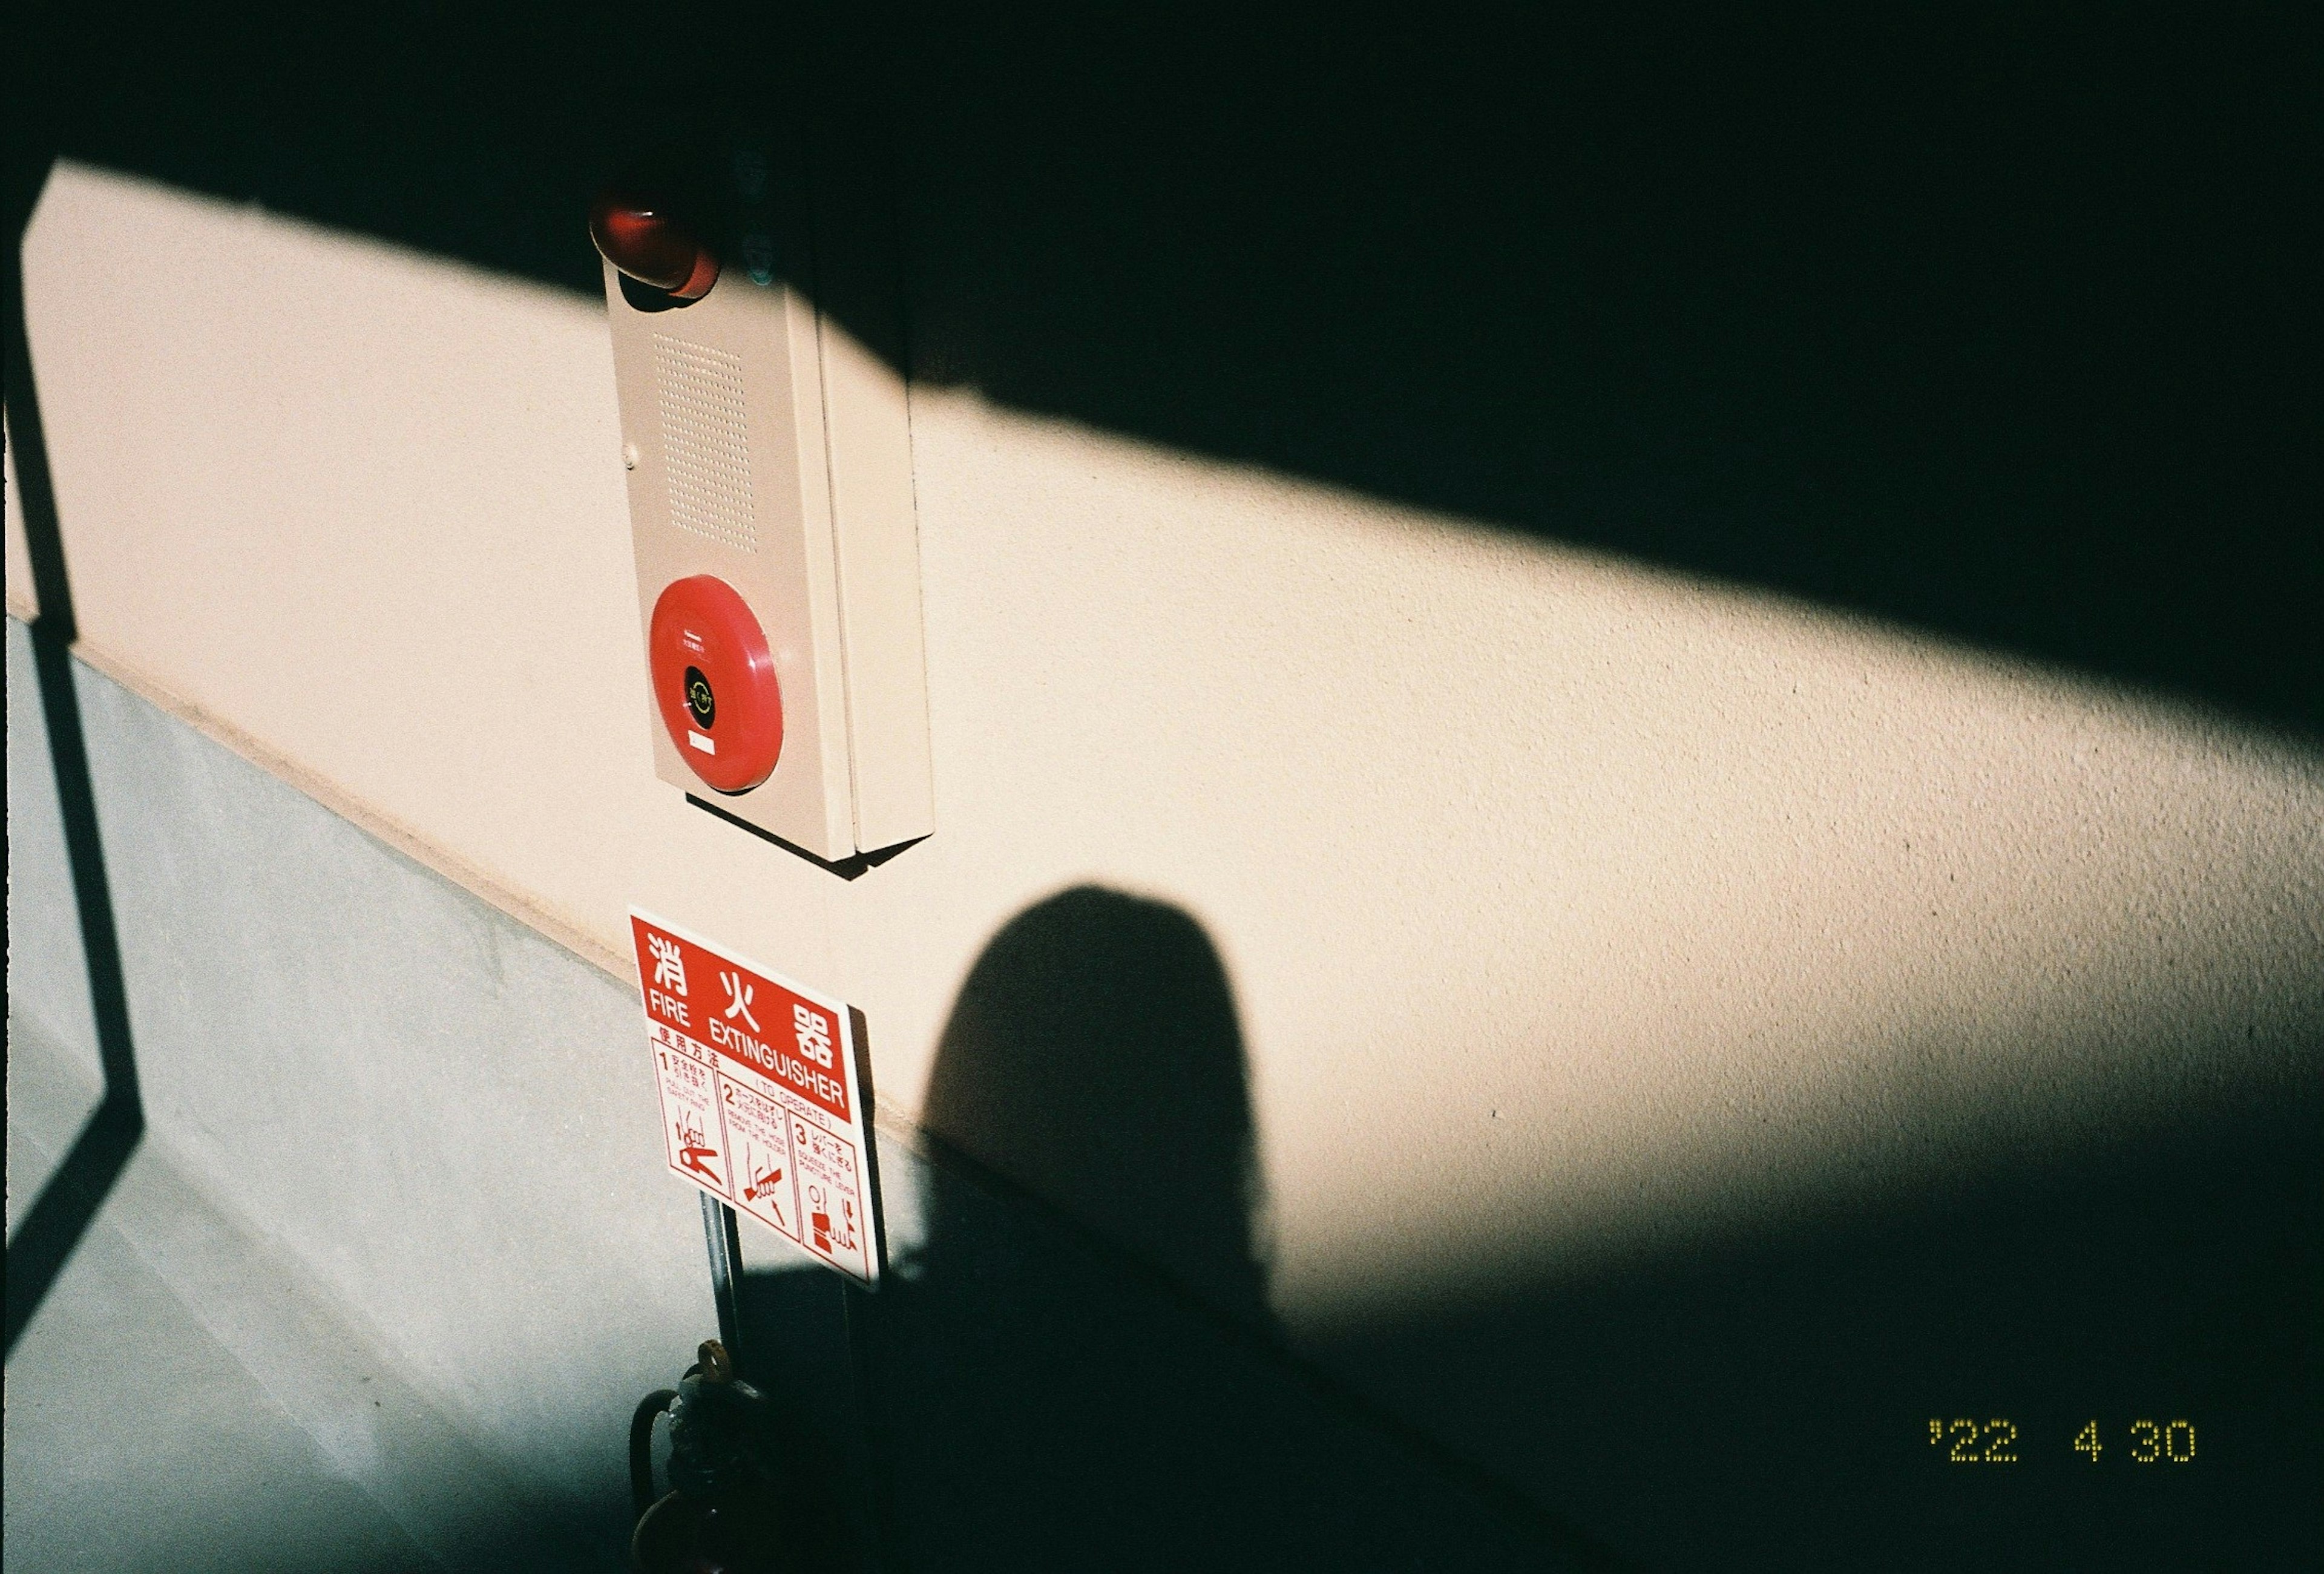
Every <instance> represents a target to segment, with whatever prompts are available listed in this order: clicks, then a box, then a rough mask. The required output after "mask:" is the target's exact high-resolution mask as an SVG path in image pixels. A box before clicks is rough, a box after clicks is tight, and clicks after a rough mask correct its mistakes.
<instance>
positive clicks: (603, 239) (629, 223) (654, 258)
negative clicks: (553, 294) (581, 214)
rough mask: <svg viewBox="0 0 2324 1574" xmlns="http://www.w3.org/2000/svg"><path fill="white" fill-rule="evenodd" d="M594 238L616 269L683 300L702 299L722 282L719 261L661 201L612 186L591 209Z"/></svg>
mask: <svg viewBox="0 0 2324 1574" xmlns="http://www.w3.org/2000/svg"><path fill="white" fill-rule="evenodd" d="M589 238H590V239H591V240H593V241H595V242H596V243H597V250H598V251H599V252H601V253H604V258H605V261H607V262H611V263H612V264H613V266H614V267H616V268H618V269H620V270H621V271H622V272H624V273H626V274H628V275H629V276H630V277H631V278H632V279H634V280H636V281H638V282H639V283H641V284H645V285H650V286H651V287H652V288H653V289H656V290H661V291H662V292H663V293H665V294H668V295H672V296H675V297H677V298H678V299H680V300H699V299H702V298H703V297H704V296H705V295H707V294H709V293H710V287H711V286H712V285H713V284H715V283H717V282H718V259H717V258H716V257H715V256H713V255H712V254H711V252H710V248H709V247H707V246H705V245H704V244H702V242H701V241H700V240H699V239H698V238H696V235H695V234H694V231H693V230H692V229H691V228H689V227H688V226H687V224H686V223H685V221H684V220H682V219H680V218H679V217H678V216H676V215H674V214H673V213H672V212H671V211H670V207H669V203H668V202H667V201H666V200H664V199H662V198H658V197H651V196H648V195H646V194H644V193H642V192H641V191H638V190H634V189H630V188H628V187H625V186H620V185H615V186H610V187H607V188H606V189H604V191H602V192H600V193H598V196H597V200H596V201H595V202H593V203H591V204H590V205H589Z"/></svg>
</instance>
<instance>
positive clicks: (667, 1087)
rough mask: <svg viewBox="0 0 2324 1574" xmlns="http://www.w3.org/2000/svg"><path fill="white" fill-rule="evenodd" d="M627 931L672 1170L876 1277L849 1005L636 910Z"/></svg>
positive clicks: (842, 1265)
mask: <svg viewBox="0 0 2324 1574" xmlns="http://www.w3.org/2000/svg"><path fill="white" fill-rule="evenodd" d="M630 932H631V934H632V937H633V938H634V939H635V940H636V943H637V949H638V983H639V985H640V986H641V988H642V989H643V990H645V997H646V1036H647V1038H648V1040H649V1041H650V1043H651V1045H652V1046H653V1057H654V1079H655V1081H656V1082H657V1083H658V1084H659V1087H660V1089H661V1122H662V1149H663V1152H664V1154H665V1155H667V1156H668V1158H669V1168H670V1173H671V1174H674V1175H676V1176H678V1178H679V1179H680V1180H683V1181H687V1182H690V1183H693V1184H694V1185H696V1186H699V1187H700V1188H702V1190H704V1191H705V1192H709V1193H710V1194H711V1195H712V1196H713V1197H715V1198H717V1199H718V1200H719V1201H721V1202H724V1203H725V1204H726V1205H727V1206H728V1207H730V1208H733V1209H736V1210H740V1211H742V1212H744V1213H747V1214H749V1215H750V1216H751V1217H752V1218H753V1219H755V1220H759V1222H760V1223H761V1224H764V1225H765V1226H767V1228H769V1229H772V1230H773V1231H774V1232H775V1233H776V1234H778V1235H779V1236H781V1237H782V1238H784V1239H785V1240H788V1241H790V1242H791V1243H792V1244H794V1245H796V1246H798V1247H799V1248H800V1249H801V1250H803V1251H805V1252H807V1254H808V1255H809V1256H813V1257H814V1258H815V1259H816V1261H817V1262H820V1263H824V1264H825V1265H827V1266H831V1267H835V1268H837V1269H838V1270H839V1271H840V1272H841V1273H843V1274H845V1275H847V1276H848V1277H850V1278H852V1279H854V1280H857V1281H858V1282H860V1283H862V1284H877V1283H878V1282H879V1279H880V1238H879V1226H878V1222H877V1220H878V1214H877V1210H876V1206H875V1202H876V1200H875V1198H874V1196H873V1193H872V1186H871V1164H870V1162H869V1161H870V1156H871V1137H870V1134H869V1132H868V1131H867V1130H866V1128H865V1125H864V1117H863V1101H862V1079H861V1077H860V1076H859V1074H858V1071H859V1068H858V1067H857V1065H856V1062H855V1056H856V1042H855V1027H854V1022H853V1018H852V1017H850V1016H849V1015H848V1010H847V1008H846V1006H845V1005H844V1004H843V1003H842V1002H840V1001H837V1000H834V999H828V998H827V997H825V996H823V995H819V994H816V992H814V991H813V990H808V989H807V988H806V987H804V986H803V985H799V984H795V983H793V982H791V981H790V980H788V979H786V978H784V977H782V975H780V974H779V973H774V972H770V971H767V970H766V969H765V968H762V967H760V966H758V965H756V964H755V963H752V962H745V961H743V960H742V958H741V957H739V956H736V955H735V954H734V953H733V952H731V951H728V950H727V949H726V948H725V947H724V946H720V945H714V944H712V943H710V942H709V941H706V940H704V939H703V938H701V937H700V936H699V935H696V934H689V933H688V932H687V931H686V930H683V929H680V928H678V926H677V925H674V924H668V923H664V922H663V921H662V920H661V919H659V918H656V917H654V916H651V915H650V914H646V913H641V912H640V911H638V910H637V909H636V908H635V907H632V908H631V909H630Z"/></svg>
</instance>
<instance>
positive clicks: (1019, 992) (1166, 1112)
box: [923, 886, 1266, 1314]
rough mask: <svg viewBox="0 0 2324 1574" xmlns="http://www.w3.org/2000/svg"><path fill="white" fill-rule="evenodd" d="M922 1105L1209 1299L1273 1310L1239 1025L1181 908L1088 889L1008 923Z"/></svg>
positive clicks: (967, 991)
mask: <svg viewBox="0 0 2324 1574" xmlns="http://www.w3.org/2000/svg"><path fill="white" fill-rule="evenodd" d="M923 1119H924V1121H925V1122H926V1124H927V1127H928V1128H930V1129H931V1130H933V1131H935V1132H936V1134H937V1135H938V1136H940V1137H944V1138H945V1140H947V1141H949V1142H950V1143H952V1144H953V1145H954V1146H957V1147H959V1148H961V1149H962V1150H963V1151H964V1152H965V1153H966V1154H967V1155H969V1156H971V1157H972V1158H974V1159H975V1160H977V1161H979V1162H980V1163H982V1164H985V1165H986V1166H988V1167H990V1168H991V1169H992V1170H995V1171H997V1172H999V1173H1000V1174H1001V1175H1003V1176H1005V1177H1006V1178H1007V1179H1009V1180H1010V1181H1013V1182H1015V1183H1017V1184H1019V1185H1020V1186H1023V1187H1024V1188H1026V1189H1027V1190H1028V1191H1030V1192H1034V1193H1036V1194H1037V1195H1038V1196H1040V1197H1042V1198H1044V1199H1046V1200H1047V1201H1050V1202H1052V1203H1054V1204H1056V1206H1058V1207H1060V1208H1062V1209H1064V1210H1066V1211H1068V1212H1070V1213H1071V1214H1073V1215H1074V1216H1075V1217H1076V1218H1077V1219H1079V1220H1081V1221H1082V1222H1083V1223H1084V1224H1086V1225H1088V1226H1090V1227H1091V1228H1092V1229H1095V1230H1096V1231H1098V1232H1099V1233H1101V1234H1102V1235H1104V1236H1106V1237H1108V1238H1111V1240H1113V1241H1114V1242H1116V1243H1118V1244H1120V1245H1121V1246H1124V1247H1129V1248H1130V1249H1131V1250H1132V1251H1134V1252H1136V1253H1137V1254H1138V1255H1139V1256H1143V1257H1145V1258H1147V1259H1148V1261H1149V1262H1151V1263H1153V1264H1155V1265H1157V1266H1160V1267H1161V1268H1163V1269H1164V1270H1165V1271H1167V1273H1169V1274H1170V1275H1172V1276H1173V1277H1176V1278H1177V1279H1179V1280H1182V1281H1183V1282H1185V1284H1187V1285H1188V1286H1189V1287H1190V1288H1192V1289H1194V1290H1195V1291H1196V1292H1197V1293H1200V1294H1201V1295H1202V1296H1203V1299H1205V1300H1207V1301H1210V1302H1213V1304H1216V1305H1220V1306H1222V1307H1224V1308H1226V1309H1228V1310H1232V1311H1239V1312H1247V1313H1254V1314H1259V1313H1263V1311H1264V1306H1265V1288H1266V1287H1265V1275H1264V1270H1263V1267H1262V1266H1261V1264H1260V1262H1259V1256H1258V1254H1257V1252H1256V1251H1255V1250H1254V1243H1253V1238H1252V1224H1251V1218H1252V1210H1253V1209H1254V1207H1255V1206H1256V1205H1257V1204H1258V1203H1259V1201H1260V1198H1259V1174H1258V1169H1257V1165H1256V1160H1255V1155H1254V1152H1253V1148H1252V1141H1251V1118H1250V1091H1249V1085H1248V1079H1247V1077H1246V1074H1245V1072H1244V1066H1243V1046H1242V1034H1241V1030H1240V1027H1239V1026H1238V1025H1237V1022H1236V1017H1235V1008H1234V998H1233V993H1232V991H1231V989H1230V987H1229V985H1228V982H1227V975H1226V969H1225V967H1224V966H1223V965H1222V963H1221V962H1220V960H1219V954H1218V952H1217V950H1216V948H1214V947H1213V945H1212V944H1211V942H1210V937H1209V936H1208V935H1206V934H1203V928H1202V925H1199V924H1197V923H1195V922H1194V919H1193V918H1191V917H1190V916H1187V915H1186V914H1185V912H1183V911H1181V910H1180V909H1178V908H1176V907H1170V906H1167V904H1164V903H1159V902H1150V901H1145V900H1141V899H1139V898H1138V897H1129V896H1124V895H1122V894H1121V893H1120V892H1117V891H1109V890H1103V889H1100V888H1096V887H1093V886H1082V887H1077V888H1074V889H1071V890H1067V891H1064V892H1061V893H1059V894H1058V895H1056V896H1054V897H1049V898H1048V899H1047V900H1046V901H1043V902H1041V903H1039V904H1038V905H1037V906H1035V907H1030V908H1028V909H1027V910H1026V911H1025V912H1023V913H1021V914H1019V916H1017V917H1015V918H1014V919H1012V920H1010V923H1009V924H1008V925H1006V926H1005V927H1004V928H1002V929H1001V932H1000V933H999V934H996V935H994V936H993V938H992V941H991V943H990V944H989V945H987V946H986V947H985V949H984V953H983V954H982V956H981V957H979V958H978V959H977V962H976V965H975V967H974V968H973V970H972V971H970V973H969V976H968V980H967V982H966V983H965V984H964V986H963V987H962V989H961V993H960V999H959V1000H958V1002H957V1003H956V1004H955V1005H954V1008H953V1014H952V1019H951V1021H950V1022H949V1023H948V1024H946V1026H945V1032H944V1037H943V1039H942V1041H941V1042H940V1044H939V1045H938V1046H937V1051H936V1070H935V1072H934V1073H933V1075H932V1077H931V1079H930V1081H929V1084H928V1091H927V1101H926V1104H925V1106H924V1112H923Z"/></svg>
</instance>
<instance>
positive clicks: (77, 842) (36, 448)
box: [0, 158, 145, 1354]
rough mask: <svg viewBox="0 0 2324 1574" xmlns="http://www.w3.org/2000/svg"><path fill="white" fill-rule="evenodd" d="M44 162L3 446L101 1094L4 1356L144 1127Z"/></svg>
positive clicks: (16, 1306)
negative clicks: (51, 274)
mask: <svg viewBox="0 0 2324 1574" xmlns="http://www.w3.org/2000/svg"><path fill="white" fill-rule="evenodd" d="M49 163H50V161H49V160H48V159H46V158H38V159H32V160H25V161H14V160H12V161H11V168H10V169H9V170H8V181H7V226H8V227H7V235H8V245H7V257H6V272H5V294H6V299H5V302H0V307H5V315H0V333H5V336H6V343H5V346H0V348H5V354H6V363H5V380H6V381H5V389H6V396H7V417H8V420H7V428H8V440H9V447H10V449H11V451H12V456H13V457H14V461H15V467H16V492H17V501H18V503H19V506H20V509H21V511H22V513H23V520H24V537H25V545H26V547H27V548H28V549H29V551H30V556H31V557H32V587H33V593H34V594H35V595H36V596H37V597H38V598H39V603H40V611H39V613H38V615H37V616H35V617H34V618H33V620H32V629H31V633H32V663H33V667H34V670H35V672H36V674H37V677H38V680H39V684H40V691H41V711H42V717H43V718H44V720H45V721H46V723H47V725H48V734H49V759H50V763H51V768H52V769H53V771H54V773H55V776H56V784H57V803H58V805H59V810H60V818H61V820H62V821H63V825H64V837H65V856H66V861H67V864H68V866H69V869H70V870H71V876H72V888H73V902H74V906H75V907H76V908H77V909H78V916H79V920H80V938H81V952H82V955H83V957H84V959H85V961H86V963H87V967H88V996H89V1007H90V1011H91V1015H92V1016H93V1017H94V1018H95V1021H96V1026H97V1062H98V1064H99V1065H100V1066H101V1067H102V1068H103V1071H104V1073H105V1097H104V1098H103V1099H102V1100H100V1101H99V1102H98V1104H97V1109H95V1111H94V1112H92V1113H91V1114H90V1116H89V1118H88V1122H87V1124H85V1125H84V1126H82V1128H81V1130H80V1135H79V1136H78V1137H75V1138H74V1139H73V1145H72V1147H71V1148H70V1150H69V1151H68V1152H67V1154H66V1155H65V1157H64V1162H63V1163H61V1164H59V1165H58V1166H57V1169H56V1172H55V1174H52V1175H51V1176H50V1177H49V1181H48V1183H47V1184H46V1185H45V1186H43V1187H42V1190H41V1194H40V1196H39V1197H38V1198H37V1199H35V1200H34V1201H33V1203H32V1208H31V1210H29V1211H27V1212H26V1214H25V1215H24V1218H23V1222H22V1223H21V1224H20V1225H19V1226H18V1227H17V1229H16V1232H15V1235H14V1238H13V1239H11V1240H10V1241H9V1242H8V1245H7V1267H6V1277H7V1296H6V1300H7V1347H6V1348H7V1351H8V1352H9V1353H11V1354H13V1353H14V1350H15V1348H16V1340H17V1339H19V1338H20V1337H21V1336H22V1335H23V1331H24V1330H25V1328H26V1327H27V1326H28V1325H29V1324H30V1323H31V1322H32V1315H33V1313H34V1312H38V1311H39V1310H40V1307H41V1302H42V1301H44V1300H45V1299H47V1297H48V1293H49V1291H50V1290H51V1288H53V1287H54V1285H55V1284H56V1281H57V1276H58V1275H59V1274H60V1273H61V1272H63V1270H64V1266H65V1264H66V1262H67V1261H68V1260H69V1259H70V1257H71V1256H72V1253H73V1248H74V1247H77V1246H78V1245H79V1244H80V1239H81V1237H82V1236H83V1235H84V1234H85V1233H87V1231H88V1227H89V1223H90V1221H91V1220H94V1219H95V1218H96V1217H97V1210H98V1209H99V1208H101V1207H102V1206H104V1203H105V1199H106V1196H107V1195H108V1194H109V1193H110V1192H112V1190H113V1186H114V1183H115V1182H116V1181H117V1180H119V1179H120V1176H121V1172H122V1171H123V1170H124V1168H125V1167H127V1165H128V1163H129V1158H130V1155H132V1154H134V1152H136V1150H137V1143H138V1140H139V1138H140V1137H143V1135H144V1131H145V1107H144V1102H143V1100H142V1099H141V1098H140V1097H139V1094H138V1091H137V1054H136V1046H135V1042H134V1039H133V1038H132V1037H131V1035H130V1028H129V999H128V992H127V990H126V988H125V987H124V981H123V976H122V969H121V938H120V934H119V931H118V929H117V928H116V927H115V923H114V914H113V895H112V890H113V888H112V886H111V884H110V882H109V881H108V880H107V879H106V868H105V843H104V839H103V837H102V835H101V834H100V833H99V830H98V826H97V794H96V790H95V787H94V785H93V783H92V781H91V778H90V775H89V769H88V738H87V734H86V733H85V732H83V730H82V727H81V713H80V696H79V694H78V691H77V690H76V689H75V688H74V686H73V675H72V643H73V638H74V634H75V631H76V623H75V621H74V618H73V604H72V587H71V584H70V582H69V578H68V576H67V575H66V572H65V551H64V538H63V536H62V535H61V534H60V531H59V529H58V528H57V509H56V494H55V492H54V490H53V489H52V487H51V482H50V474H49V454H48V445H47V441H46V438H45V435H44V432H43V428H42V424H41V406H40V398H39V394H38V392H37V391H36V389H35V388H34V386H33V378H32V349H31V342H30V336H29V335H28V334H27V333H26V331H25V324H24V272H23V238H24V229H25V226H26V224H27V222H28V221H29V220H30V218H31V216H32V205H33V203H34V201H35V200H36V199H37V198H38V197H39V195H40V191H41V188H42V185H43V184H44V183H45V182H46V180H47V178H48V169H49Z"/></svg>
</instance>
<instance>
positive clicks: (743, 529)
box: [653, 334, 759, 552]
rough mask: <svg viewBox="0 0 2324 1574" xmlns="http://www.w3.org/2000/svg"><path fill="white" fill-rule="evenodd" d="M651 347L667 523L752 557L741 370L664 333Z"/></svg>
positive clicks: (754, 534) (755, 540) (755, 535)
mask: <svg viewBox="0 0 2324 1574" xmlns="http://www.w3.org/2000/svg"><path fill="white" fill-rule="evenodd" d="M653 345H654V389H655V391H656V393H657V394H658V395H659V399H660V401H661V446H662V467H663V470H664V472H665V473H666V474H668V476H669V522H670V523H671V524H673V525H676V526H677V527H678V529H681V530H691V531H693V532H694V533H695V534H696V535H697V536H707V537H709V538H711V539H712V540H714V541H716V542H719V543H721V544H723V545H724V546H728V547H732V548H734V549H735V550H736V551H738V552H755V551H757V550H758V549H759V532H758V530H757V529H756V527H755V526H753V525H752V520H751V444H750V438H749V436H748V433H749V429H750V428H749V427H748V426H747V425H746V424H745V422H744V420H743V417H742V362H741V361H740V360H738V359H736V358H735V357H734V356H733V355H729V354H726V353H725V352H724V351H723V350H714V349H712V348H710V347H709V346H708V345H689V344H687V342H686V341H685V340H683V339H673V338H671V337H669V336H668V335H666V334H656V335H655V336H653Z"/></svg>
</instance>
